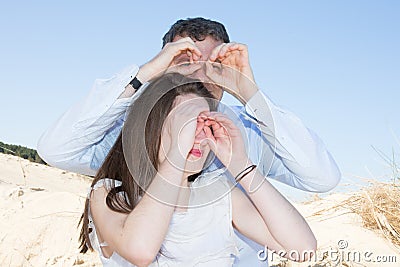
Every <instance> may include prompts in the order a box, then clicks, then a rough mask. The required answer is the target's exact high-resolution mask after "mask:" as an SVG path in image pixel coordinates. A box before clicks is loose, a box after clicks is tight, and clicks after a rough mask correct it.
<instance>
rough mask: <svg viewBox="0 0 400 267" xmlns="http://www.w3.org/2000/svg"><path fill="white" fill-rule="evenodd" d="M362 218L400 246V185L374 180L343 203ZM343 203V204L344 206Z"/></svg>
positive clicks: (371, 227) (366, 225) (367, 226)
mask: <svg viewBox="0 0 400 267" xmlns="http://www.w3.org/2000/svg"><path fill="white" fill-rule="evenodd" d="M343 204H345V205H346V207H347V208H349V209H350V210H351V211H353V212H354V213H356V214H358V215H360V216H361V218H362V222H363V225H364V227H366V228H368V229H372V230H378V231H380V232H381V233H382V234H383V235H384V236H385V237H386V238H387V239H388V240H390V241H391V242H392V243H393V244H394V245H396V246H397V247H398V248H400V186H399V185H396V184H387V183H380V182H372V184H371V186H369V187H366V188H364V189H363V190H361V191H360V192H359V193H356V194H355V195H354V196H352V197H350V198H349V199H347V200H346V201H344V202H343V203H342V205H343ZM342 205H341V206H342Z"/></svg>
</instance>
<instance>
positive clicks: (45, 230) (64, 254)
mask: <svg viewBox="0 0 400 267" xmlns="http://www.w3.org/2000/svg"><path fill="white" fill-rule="evenodd" d="M89 185H90V179H89V178H88V177H85V176H83V175H78V174H75V173H71V172H66V171H63V170H60V169H57V168H52V167H49V166H45V165H41V164H37V163H32V162H29V161H27V160H24V159H20V158H18V157H15V156H12V155H5V154H0V198H1V200H0V214H1V215H0V216H1V220H0V226H1V227H0V266H35V267H36V266H101V263H100V260H99V258H98V255H97V253H95V252H90V253H87V254H84V255H83V254H80V253H79V250H78V235H79V229H78V228H77V225H78V221H79V218H80V216H81V213H82V211H83V206H84V201H85V198H86V194H87V189H88V187H89ZM348 197H349V194H331V195H329V196H328V197H325V198H323V199H319V198H317V199H315V200H313V201H309V202H307V203H294V205H295V206H296V207H297V208H298V209H299V211H300V212H301V213H302V214H303V215H304V216H305V218H306V220H307V221H308V222H309V224H310V226H311V228H312V230H313V231H314V233H315V236H316V237H317V240H318V255H317V257H316V258H314V259H313V260H312V261H311V262H305V263H301V264H299V263H293V262H290V261H285V260H280V259H278V257H277V256H276V255H275V254H274V255H273V256H272V254H271V253H269V254H268V255H270V266H315V267H316V266H400V253H399V251H400V250H399V248H397V247H395V246H394V245H393V244H391V243H390V242H389V241H388V240H387V239H386V238H385V237H384V236H383V235H381V234H380V233H379V232H377V231H372V230H367V229H365V228H364V227H362V222H361V219H360V217H358V216H357V215H355V214H354V213H352V212H351V211H350V210H349V209H347V208H346V206H341V207H335V206H337V204H339V203H340V202H341V201H343V200H345V199H346V198H348ZM290 230H291V231H293V233H294V234H295V231H296V229H290ZM383 256H386V258H384V257H383ZM358 257H360V259H358ZM373 260H375V261H376V260H381V261H382V260H386V261H388V260H390V261H392V262H387V263H382V262H380V263H377V262H375V263H374V262H372V261H373ZM394 260H395V261H396V262H393V261H394ZM340 261H342V262H341V263H340Z"/></svg>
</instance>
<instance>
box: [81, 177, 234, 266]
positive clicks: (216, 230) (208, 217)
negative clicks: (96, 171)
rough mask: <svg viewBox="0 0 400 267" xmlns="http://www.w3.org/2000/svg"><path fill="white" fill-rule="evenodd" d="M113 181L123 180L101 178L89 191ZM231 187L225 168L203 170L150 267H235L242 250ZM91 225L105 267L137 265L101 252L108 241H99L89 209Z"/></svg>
mask: <svg viewBox="0 0 400 267" xmlns="http://www.w3.org/2000/svg"><path fill="white" fill-rule="evenodd" d="M110 182H115V183H116V184H115V185H116V186H120V185H121V182H120V181H115V180H111V179H102V180H100V181H98V182H97V183H96V185H95V186H94V187H93V188H91V189H90V191H91V190H95V189H97V188H99V187H102V186H105V187H106V189H109V186H107V184H110ZM231 189H232V185H231V184H229V183H228V181H227V179H226V177H225V175H224V171H223V170H217V171H213V172H206V173H203V174H201V175H200V176H199V177H198V178H197V179H196V180H195V181H194V182H192V183H191V185H190V190H191V193H190V198H189V205H188V206H189V208H188V209H187V211H185V212H175V213H174V214H173V216H172V219H171V222H170V225H169V229H168V233H167V235H166V237H165V239H164V242H163V244H162V246H161V254H159V255H158V256H157V257H156V259H154V261H153V263H152V264H151V265H150V266H152V267H153V266H162V267H164V266H182V267H183V266H185V267H189V266H210V267H211V266H212V267H215V266H218V267H223V266H232V264H233V262H234V260H235V257H237V256H238V254H239V251H238V248H237V246H236V244H235V234H234V230H233V226H232V204H231V203H232V202H231ZM89 195H90V194H89ZM89 228H92V231H91V233H90V234H89V238H90V242H91V244H92V246H93V248H94V249H95V250H97V251H98V253H99V254H100V259H101V261H102V263H103V266H107V267H111V266H129V267H132V266H134V265H133V264H132V263H130V262H128V261H127V260H125V259H124V258H122V257H121V256H120V255H118V254H117V253H116V252H114V253H113V254H112V256H111V257H110V258H106V257H105V256H104V255H103V254H102V251H101V246H107V244H106V242H103V243H101V242H100V241H99V240H98V237H97V233H96V228H95V222H93V220H92V216H91V214H90V209H89ZM132 238H135V237H132Z"/></svg>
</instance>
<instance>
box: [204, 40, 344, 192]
mask: <svg viewBox="0 0 400 267" xmlns="http://www.w3.org/2000/svg"><path fill="white" fill-rule="evenodd" d="M207 64H210V65H212V66H213V67H216V69H218V71H212V70H213V68H210V67H208V68H207V70H208V71H207V72H206V74H207V76H208V77H209V78H210V79H211V80H212V81H214V82H216V83H217V84H219V85H220V86H222V87H223V88H224V90H225V91H227V92H228V93H230V94H232V95H233V96H235V97H236V98H237V99H238V100H239V101H241V102H242V103H243V105H245V107H246V111H247V113H246V112H245V113H244V115H242V116H241V119H242V121H247V123H245V128H246V130H247V135H248V136H247V138H248V146H249V148H250V151H249V153H250V155H249V156H250V157H251V159H252V160H253V162H257V164H258V165H259V167H260V168H259V169H260V171H261V172H262V173H263V174H264V175H265V176H269V177H272V178H274V179H276V180H278V181H281V182H283V183H286V184H288V185H291V186H294V187H296V188H299V189H302V190H306V191H311V192H326V191H329V190H331V189H333V188H334V187H335V186H336V185H337V183H338V182H339V180H340V178H341V174H340V171H339V169H338V167H337V165H336V163H335V161H334V160H333V158H332V156H331V155H330V154H329V152H328V151H327V149H326V148H325V145H324V144H323V142H322V141H321V139H320V138H319V137H318V136H317V135H316V134H315V133H313V132H312V131H311V130H309V129H308V128H307V127H306V126H305V125H304V124H303V123H302V121H301V120H300V119H299V118H297V117H296V116H295V115H294V114H292V113H290V112H288V111H286V110H284V109H282V108H280V107H278V106H277V105H275V104H274V103H272V101H271V100H269V99H268V97H266V96H265V95H264V94H263V93H262V92H261V91H260V90H259V89H258V87H257V85H256V84H255V81H254V76H253V72H252V69H251V66H250V63H249V56H248V49H247V46H246V45H243V44H238V43H228V44H221V45H220V46H218V47H216V48H215V49H214V50H213V52H212V53H211V55H210V62H209V63H207ZM255 125H258V126H259V128H258V127H255ZM260 130H261V132H260ZM260 147H262V151H261V152H260Z"/></svg>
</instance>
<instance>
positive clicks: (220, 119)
mask: <svg viewBox="0 0 400 267" xmlns="http://www.w3.org/2000/svg"><path fill="white" fill-rule="evenodd" d="M203 120H204V124H205V126H208V127H211V128H212V130H213V131H212V132H211V129H207V127H206V128H205V130H206V131H205V132H206V134H207V137H208V138H209V140H210V142H213V143H214V145H212V148H213V150H214V153H215V154H216V155H217V157H218V158H219V159H220V160H221V162H222V163H223V164H224V165H225V166H226V167H227V168H228V170H229V172H230V173H231V174H232V175H233V176H236V175H238V174H239V173H241V171H243V170H244V169H245V168H246V167H247V166H250V165H251V164H252V163H251V161H250V160H249V159H248V157H247V154H246V150H245V147H244V143H243V138H242V135H241V133H240V130H239V129H238V128H237V126H236V125H235V124H234V123H233V122H232V121H231V120H230V119H229V118H227V117H226V116H225V115H223V114H219V113H215V114H210V113H209V114H208V115H207V114H205V113H204V119H203ZM240 184H241V185H242V187H243V188H244V189H245V191H246V193H247V195H248V197H249V199H248V198H247V197H246V196H244V194H243V193H242V192H240V191H238V190H234V192H233V204H234V206H233V223H234V225H235V227H236V228H237V229H238V230H239V231H241V232H242V233H243V234H244V235H247V236H248V237H250V238H251V239H253V240H254V241H256V242H258V243H261V244H263V245H266V246H268V247H269V248H270V249H274V250H276V251H278V250H282V249H283V250H285V251H287V252H289V251H291V250H294V251H297V252H299V254H300V255H302V254H303V252H304V251H310V250H311V251H314V250H315V249H316V240H315V237H314V235H313V233H312V231H311V229H310V227H309V226H308V224H307V222H306V221H305V220H304V218H303V217H302V216H301V215H300V213H299V212H298V211H297V210H296V209H295V208H294V207H293V206H292V205H291V204H290V203H289V201H288V200H286V199H285V198H284V197H283V196H282V195H281V194H280V193H279V192H278V191H277V190H276V189H275V188H274V187H273V186H272V185H271V184H270V183H269V182H268V181H267V180H266V179H265V177H264V176H263V175H262V174H261V173H260V172H259V171H258V170H257V168H256V169H254V170H253V171H252V172H250V173H249V174H248V175H246V176H245V177H244V178H243V179H241V180H240ZM239 192H240V193H239ZM304 259H305V257H300V258H299V259H297V260H304Z"/></svg>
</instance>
